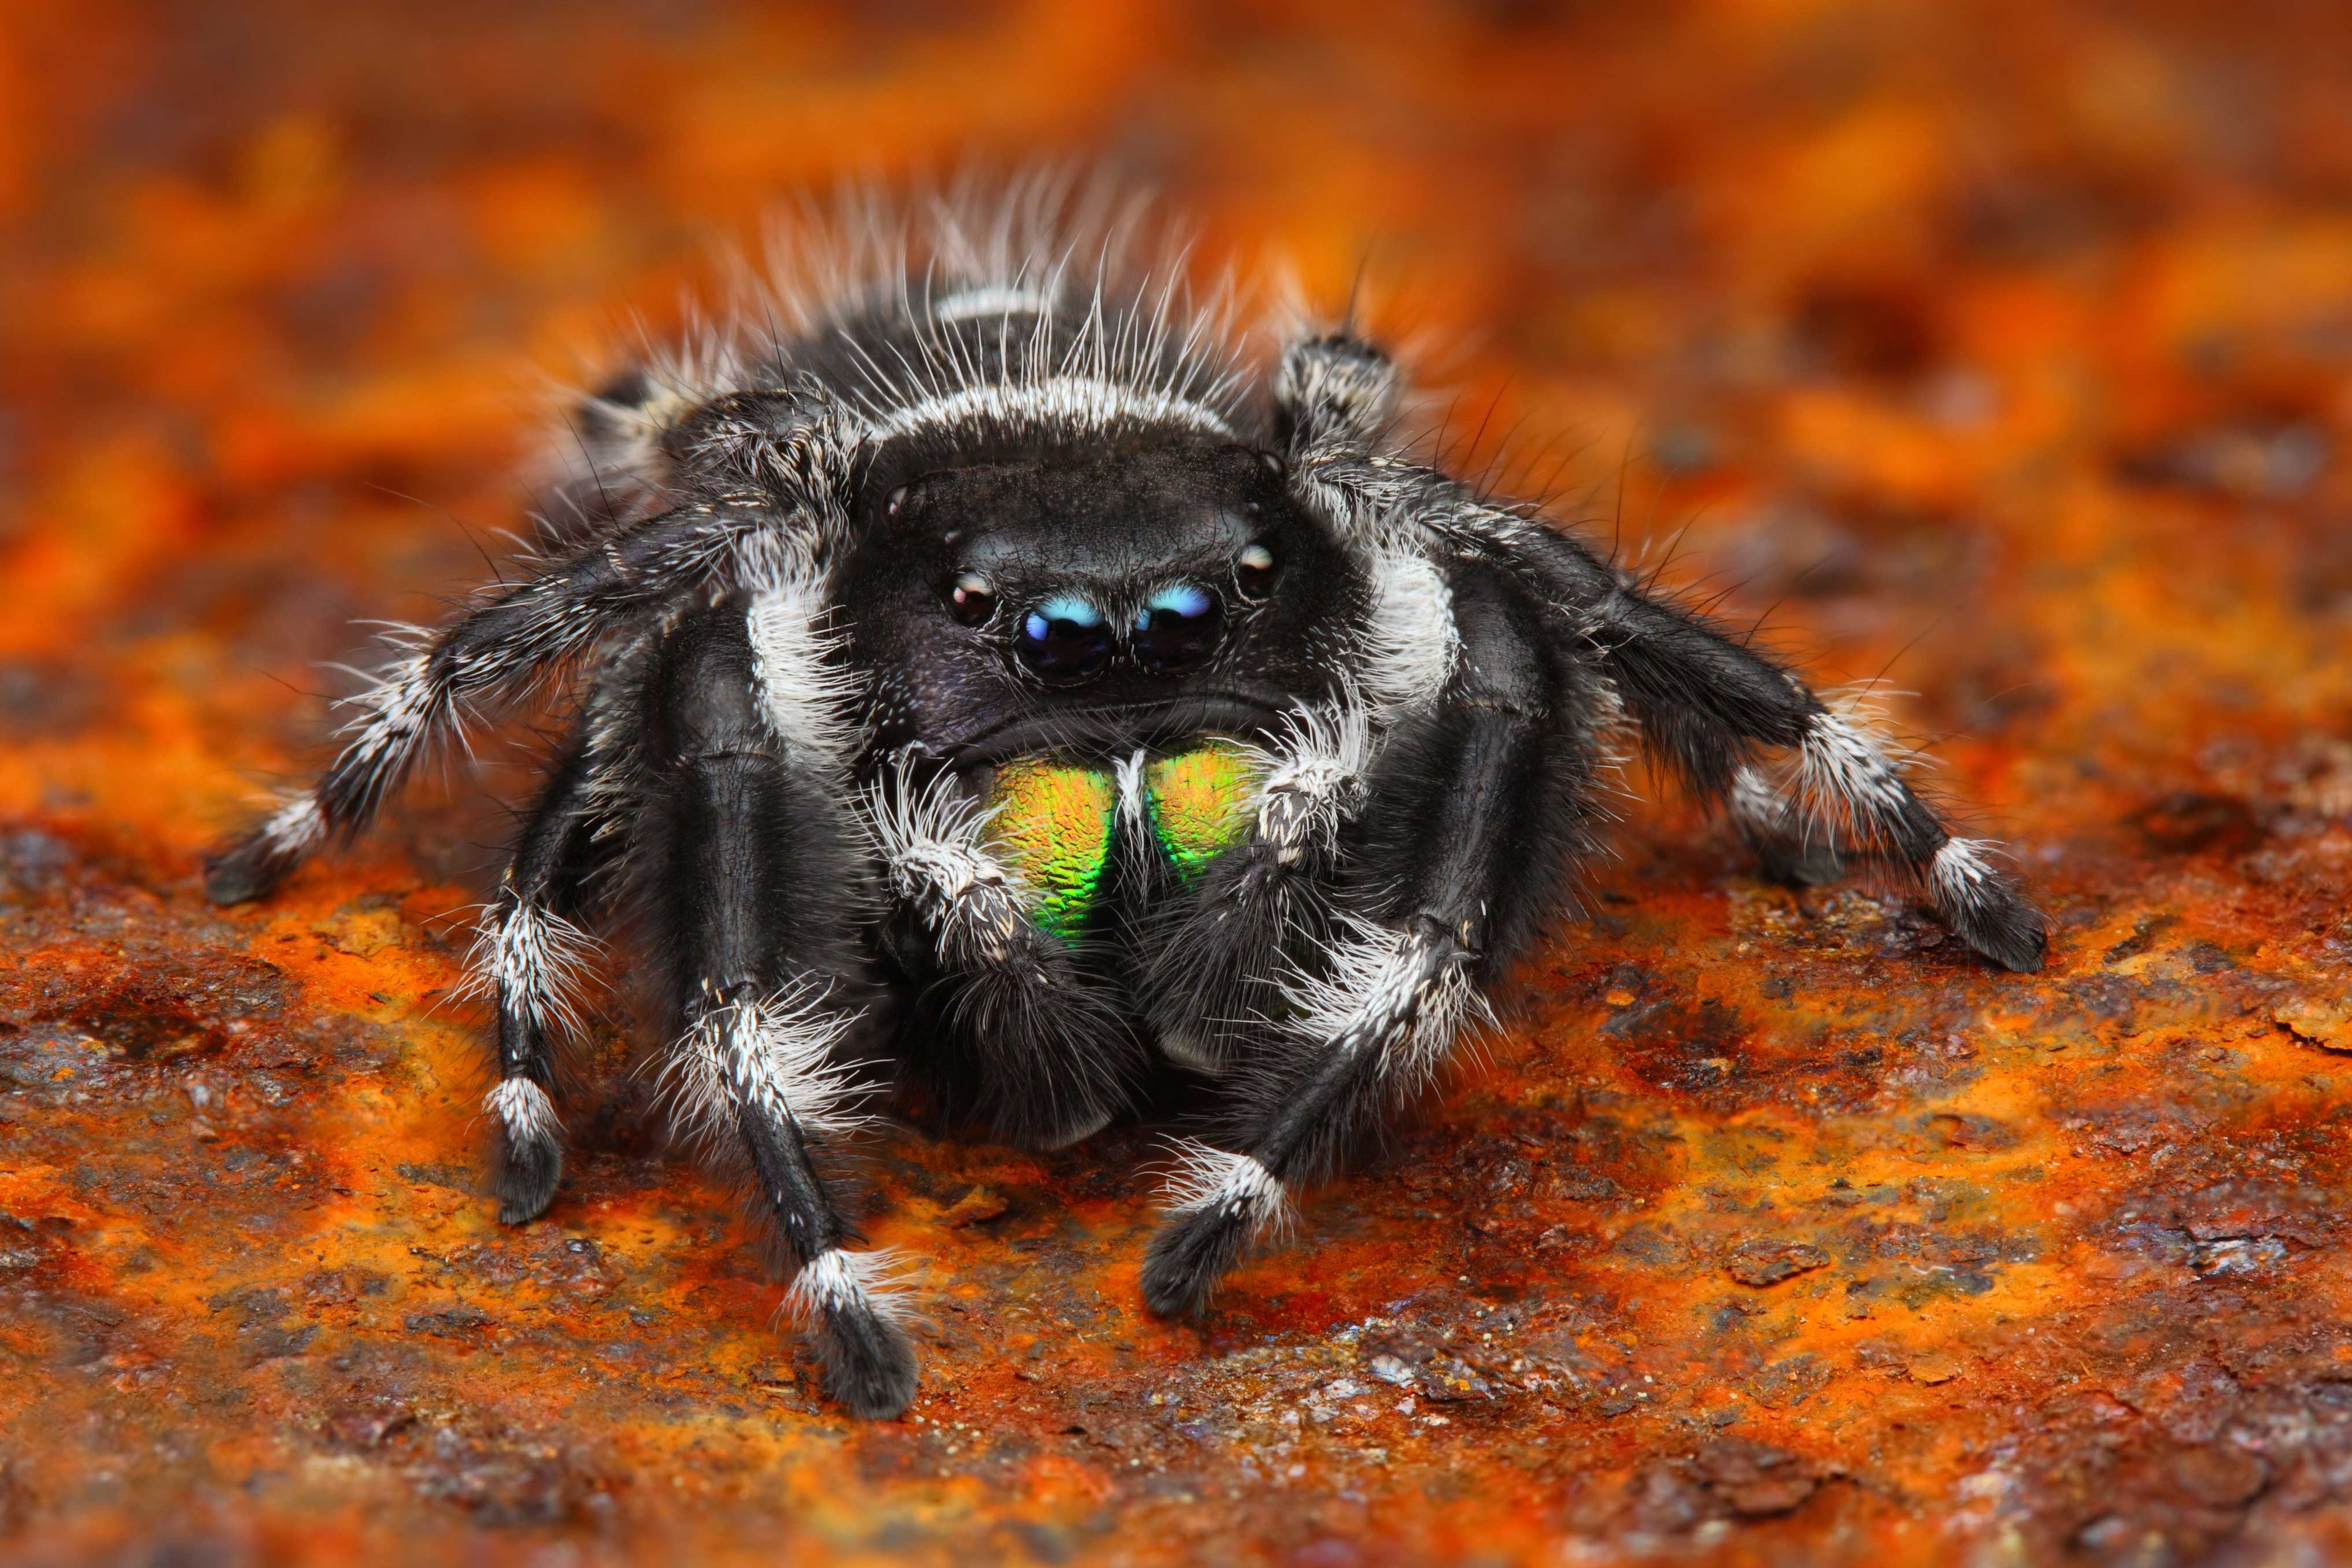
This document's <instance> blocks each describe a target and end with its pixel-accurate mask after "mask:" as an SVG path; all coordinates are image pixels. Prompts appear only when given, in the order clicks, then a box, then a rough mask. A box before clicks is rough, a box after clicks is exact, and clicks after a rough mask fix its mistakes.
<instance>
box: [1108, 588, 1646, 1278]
mask: <svg viewBox="0 0 2352 1568" xmlns="http://www.w3.org/2000/svg"><path fill="white" fill-rule="evenodd" d="M1447 577H1448V582H1449V586H1450V587H1451V589H1452V606H1453V616H1454V625H1455V626H1456V628H1457V629H1458V632H1459V635H1460V637H1461V655H1460V658H1458V659H1456V660H1455V661H1454V669H1453V674H1452V675H1451V677H1450V678H1449V680H1448V682H1447V685H1446V688H1445V689H1444V692H1443V694H1442V696H1441V698H1440V700H1438V701H1436V702H1434V703H1432V704H1429V705H1427V706H1426V707H1424V708H1423V709H1422V710H1418V711H1417V712H1415V713H1414V714H1412V715H1411V716H1409V717H1408V718H1406V719H1405V720H1404V721H1403V722H1402V723H1401V724H1400V725H1399V726H1398V728H1397V730H1396V731H1395V732H1394V733H1393V734H1392V735H1391V737H1390V738H1389V741H1388V742H1387V744H1386V745H1385V746H1384V747H1383V749H1382V750H1381V753H1380V755H1379V757H1378V758H1377V760H1376V761H1375V762H1374V763H1373V764H1372V766H1371V769H1370V773H1369V775H1368V781H1367V782H1368V784H1369V798H1368V800H1367V804H1366V805H1365V808H1364V812H1363V815H1362V818H1361V825H1360V831H1359V832H1357V833H1355V834H1353V835H1351V836H1350V837H1349V841H1348V842H1347V844H1346V845H1345V852H1346V853H1347V854H1348V855H1349V857H1350V858H1351V859H1352V861H1353V864H1352V865H1351V866H1350V867H1349V881H1350V882H1351V883H1356V884H1360V886H1362V887H1365V888H1370V889H1380V891H1379V893H1378V894H1377V897H1376V899H1375V900H1374V901H1373V902H1372V903H1371V905H1370V916H1369V918H1368V917H1366V916H1361V915H1352V916H1351V915H1341V916H1339V917H1338V918H1337V919H1336V920H1335V921H1334V922H1333V924H1334V929H1335V931H1336V933H1337V935H1336V940H1334V941H1332V942H1330V943H1329V944H1328V945H1327V946H1326V947H1325V948H1324V949H1323V951H1322V952H1320V953H1319V955H1318V956H1316V957H1314V958H1311V959H1310V960H1309V961H1308V963H1307V968H1306V969H1305V970H1304V971H1303V972H1302V973H1299V974H1298V975H1297V976H1295V977H1294V978H1293V979H1292V980H1291V981H1290V983H1289V984H1288V985H1287V987H1286V988H1287V990H1288V993H1289V996H1288V1017H1287V1019H1286V1029H1287V1032H1288V1035H1289V1037H1290V1038H1291V1040H1292V1041H1293V1042H1294V1048H1293V1049H1291V1050H1290V1051H1289V1052H1287V1053H1276V1054H1274V1055H1272V1056H1271V1057H1269V1058H1267V1059H1265V1060H1264V1061H1263V1062H1261V1063H1260V1064H1257V1065H1255V1067H1254V1068H1252V1069H1250V1070H1248V1071H1246V1072H1243V1071H1237V1072H1236V1073H1235V1074H1234V1080H1233V1081H1234V1082H1235V1084H1236V1087H1237V1088H1238V1089H1240V1090H1241V1092H1242V1094H1243V1096H1244V1108H1243V1110H1242V1113H1241V1117H1240V1124H1239V1125H1238V1126H1237V1127H1236V1129H1235V1133H1236V1135H1235V1136H1234V1138H1233V1139H1232V1140H1231V1142H1233V1144H1234V1147H1233V1148H1232V1149H1230V1150H1211V1149H1205V1148H1203V1149H1199V1150H1196V1151H1195V1152H1194V1156H1193V1157H1192V1160H1191V1162H1190V1167H1189V1169H1187V1170H1186V1171H1184V1172H1183V1173H1181V1174H1180V1178H1179V1181H1178V1183H1177V1185H1176V1189H1175V1193H1176V1197H1177V1200H1178V1201H1177V1210H1178V1212H1177V1213H1176V1215H1174V1217H1173V1218H1171V1220H1170V1221H1169V1223H1168V1224H1167V1225H1166V1226H1164V1227H1163V1228H1162V1229H1161V1230H1160V1234H1159V1235H1158V1236H1157V1237H1154V1238H1153V1241H1152V1244H1151V1248H1150V1256H1149V1258H1147V1260H1146V1262H1145V1265H1144V1271H1143V1289H1144V1299H1145V1300H1146V1302H1147V1303H1148V1304H1149V1305H1150V1307H1151V1308H1152V1310H1155V1311H1158V1312H1161V1313H1167V1314H1172V1313H1180V1312H1183V1311H1187V1310H1192V1309H1193V1308H1195V1307H1197V1306H1198V1305H1199V1304H1200V1303H1201V1302H1202V1300H1205V1299H1206V1297H1207V1296H1208V1294H1209V1292H1210V1291H1211V1290H1212V1289H1213V1288H1214V1286H1215V1284H1216V1281H1217V1279H1218V1278H1219V1277H1220V1276H1221V1275H1223V1272H1224V1270H1225V1269H1226V1268H1228V1267H1229V1266H1230V1265H1231V1264H1232V1262H1233V1260H1234V1258H1235V1257H1236V1256H1237V1255H1238V1253H1239V1251H1240V1249H1241V1247H1242V1246H1243V1244H1244V1242H1246V1241H1247V1240H1248V1239H1249V1238H1250V1237H1252V1236H1253V1235H1256V1234H1262V1233H1264V1232H1265V1231H1266V1230H1267V1229H1268V1228H1270V1227H1272V1226H1276V1225H1277V1224H1279V1222H1280V1220H1281V1217H1282V1215H1284V1213H1285V1211H1286V1207H1287V1204H1288V1194H1289V1192H1290V1190H1291V1188H1292V1187H1293V1186H1294V1185H1296V1184H1297V1183H1299V1182H1301V1181H1305V1180H1307V1179H1311V1178H1312V1177H1314V1176H1315V1175H1317V1174H1318V1173H1320V1172H1321V1171H1323V1170H1325V1169H1327V1168H1328V1166H1329V1165H1330V1164H1331V1163H1333V1162H1334V1161H1335V1160H1336V1159H1338V1158H1339V1156H1340V1155H1341V1154H1342V1153H1344V1152H1346V1150H1347V1149H1348V1148H1349V1146H1350V1145H1351V1144H1352V1143H1353V1142H1356V1141H1357V1140H1358V1139H1360V1137H1361V1136H1362V1135H1363V1134H1364V1133H1366V1132H1368V1131H1371V1130H1373V1129H1374V1128H1375V1127H1376V1126H1377V1124H1378V1122H1379V1121H1380V1118H1381V1114H1382V1112H1383V1111H1384V1110H1386V1109H1387V1108H1388V1107H1389V1106H1390V1105H1391V1104H1392V1103H1394V1101H1395V1100H1397V1099H1398V1098H1400V1097H1401V1096H1402V1095H1404V1094H1407V1093H1409V1092H1411V1091H1412V1089H1415V1088H1417V1087H1418V1086H1419V1085H1421V1084H1422V1083H1423V1082H1424V1081H1426V1079H1428V1078H1429V1076H1430V1075H1431V1074H1432V1073H1433V1072H1434V1071H1436V1070H1437V1068H1439V1067H1440V1066H1441V1065H1442V1064H1443V1063H1444V1061H1445V1060H1446V1058H1448V1057H1449V1055H1450V1054H1451V1052H1452V1050H1453V1048H1454V1042H1455V1039H1456V1037H1457V1036H1458V1034H1459V1032H1460V1030H1461V1029H1462V1027H1463V1026H1464V1025H1465V1023H1466V1022H1467V1021H1468V1020H1469V1019H1470V1018H1471V1017H1472V1016H1474V1015H1475V1013H1477V1012H1478V1011H1479V1009H1480V1008H1481V1006H1482V1004H1481V1002H1480V1000H1479V997H1480V993H1481V990H1482V988H1483V987H1485V986H1486V985H1487V984H1491V983H1492V982H1493V981H1494V980H1495V979H1496V977H1498V976H1499V975H1500V974H1501V973H1502V972H1503V969H1504V967H1505V966H1506V965H1507V963H1509V962H1510V961H1511V960H1512V959H1513V958H1514V957H1516V956H1517V952H1519V951H1520V950H1521V949H1522V948H1523V947H1524V945H1525V944H1526V943H1527V942H1528V939H1529V938H1530V937H1531V936H1532V935H1533V934H1534V932H1535V931H1537V930H1538V929H1539V928H1540V927H1541V926H1542V924H1543V923H1544V922H1545V921H1547V920H1548V919H1549V917H1550V916H1551V915H1552V914H1553V913H1554V912H1555V911H1556V910H1558V909H1559V906H1560V905H1561V904H1562V903H1563V902H1564V901H1565V900H1566V898H1567V894H1568V889H1569V884H1570V876H1571V874H1572V872H1573V870H1574V868H1575V866H1576V864H1577V862H1578V860H1579V859H1580V858H1581V857H1582V856H1583V855H1585V854H1586V853H1588V852H1589V851H1590V848H1591V833H1590V829H1591V826H1592V824H1593V821H1594V818H1595V816H1597V815H1598V813H1597V811H1596V808H1595V806H1594V804H1593V782H1594V775H1595V772H1596V769H1597V767H1598V766H1599V765H1600V763H1601V751H1600V748H1599V747H1598V746H1597V745H1596V744H1595V743H1594V737H1593V734H1592V731H1591V726H1590V722H1589V719H1590V715H1591V711H1592V710H1593V705H1594V700H1595V693H1594V690H1593V689H1592V687H1591V680H1590V675H1589V672H1588V670H1587V668H1586V667H1585V665H1584V662H1583V661H1582V659H1580V658H1579V656H1578V653H1577V651H1576V650H1575V648H1574V647H1572V646H1570V642H1569V640H1568V639H1566V638H1565V637H1561V636H1560V635H1559V632H1558V629H1557V627H1556V625H1554V624H1553V621H1552V617H1551V615H1550V612H1549V609H1548V608H1547V607H1546V606H1544V605H1542V604H1540V603H1539V602H1538V601H1537V600H1536V598H1535V597H1534V596H1533V595H1529V594H1528V593H1527V592H1526V591H1525V590H1524V588H1523V587H1522V586H1521V585H1520V584H1517V583H1516V582H1515V581H1514V580H1513V579H1512V578H1511V577H1510V576H1509V574H1507V573H1506V572H1505V571H1503V570H1501V569H1500V568H1499V567H1497V566H1495V565H1492V564H1488V563H1471V562H1455V563H1452V564H1451V565H1450V566H1449V569H1448V572H1447Z"/></svg>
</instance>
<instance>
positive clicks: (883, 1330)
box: [809, 1305, 915, 1421]
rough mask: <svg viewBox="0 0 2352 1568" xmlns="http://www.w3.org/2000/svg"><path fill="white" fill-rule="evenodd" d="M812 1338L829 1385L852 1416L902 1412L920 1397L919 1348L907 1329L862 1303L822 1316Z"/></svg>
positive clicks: (818, 1316)
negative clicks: (917, 1377) (917, 1388)
mask: <svg viewBox="0 0 2352 1568" xmlns="http://www.w3.org/2000/svg"><path fill="white" fill-rule="evenodd" d="M809 1340H810V1342H812V1343H813V1344H814V1345H815V1347H816V1352H817V1354H818V1355H819V1356H820V1357H822V1358H823V1360H824V1385H825V1387H826V1388H827V1389H828V1390H830V1391H831V1392H832V1394H833V1396H834V1397H835V1399H837V1400H839V1401H840V1402H841V1404H842V1407H843V1408H844V1409H845V1410H847V1411H848V1412H849V1413H850V1414H851V1415H856V1416H858V1417H860V1418H862V1419H865V1420H869V1421H875V1420H883V1419H887V1417H889V1416H893V1415H899V1414H901V1413H902V1412H903V1411H905V1409H906V1408H907V1406H908V1405H909V1404H911V1403H912V1402H913V1400H914V1397H915V1349H914V1346H913V1345H911V1344H909V1343H908V1340H907V1335H906V1331H904V1330H902V1329H900V1328H899V1327H898V1324H896V1323H894V1322H892V1321H890V1320H889V1319H887V1318H886V1317H884V1316H882V1315H881V1314H880V1313H879V1312H876V1311H873V1310H870V1309H867V1308H865V1307H859V1306H849V1305H845V1306H840V1307H833V1308H829V1309H827V1310H824V1311H823V1312H820V1313H818V1314H816V1316H815V1319H814V1321H813V1322H812V1323H811V1324H810V1326H809Z"/></svg>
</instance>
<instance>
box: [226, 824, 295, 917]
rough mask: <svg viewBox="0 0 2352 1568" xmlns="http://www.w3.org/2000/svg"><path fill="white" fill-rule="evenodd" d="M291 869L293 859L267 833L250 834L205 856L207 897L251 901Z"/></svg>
mask: <svg viewBox="0 0 2352 1568" xmlns="http://www.w3.org/2000/svg"><path fill="white" fill-rule="evenodd" d="M292 868H293V866H292V861H291V858H289V857H288V856H286V855H285V854H284V853H283V852H282V851H281V850H279V849H278V847H277V846H276V845H275V844H273V843H272V842H271V841H270V839H269V837H268V835H266V834H263V833H248V834H247V835H246V836H245V837H242V838H238V839H234V840H231V841H230V842H229V843H227V844H225V845H223V846H222V847H220V848H218V849H215V850H214V851H213V852H212V853H211V854H209V855H207V856H205V897H206V898H208V899H210V900H212V901H213V902H214V903H216V904H224V905H226V904H248V903H251V902H252V901H253V900H256V899H258V898H262V897H264V896H265V895H267V894H268V892H269V891H270V889H273V888H275V887H277V886H278V883H279V882H280V881H282V880H284V879H285V876H286V873H287V872H288V871H289V870H291V869H292Z"/></svg>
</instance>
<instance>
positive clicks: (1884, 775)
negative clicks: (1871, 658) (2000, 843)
mask: <svg viewBox="0 0 2352 1568" xmlns="http://www.w3.org/2000/svg"><path fill="white" fill-rule="evenodd" d="M1906 761H1907V759H1906ZM1904 766H1905V763H1904V762H1898V761H1897V760H1896V758H1895V756H1894V755H1892V754H1891V752H1890V748H1888V747H1887V746H1886V744H1885V742H1884V741H1883V740H1882V739H1881V737H1880V736H1879V734H1878V733H1877V731H1876V729H1875V726H1874V725H1871V724H1869V723H1868V722H1867V721H1864V719H1863V718H1862V717H1861V716H1860V715H1859V714H1849V713H1838V712H1834V711H1832V710H1829V709H1826V708H1825V709H1822V710H1819V711H1818V712H1816V713H1814V714H1813V716H1812V718H1811V721H1810V722H1809V723H1808V724H1807V725H1806V727H1805V733H1804V740H1803V742H1802V744H1801V746H1800V747H1799V749H1798V754H1797V802H1796V805H1797V810H1798V812H1799V813H1800V815H1801V824H1800V826H1801V831H1802V832H1804V833H1805V834H1806V835H1807V836H1808V837H1809V840H1810V839H1811V838H1812V837H1818V838H1819V839H1820V841H1822V842H1823V843H1826V844H1828V845H1829V846H1830V847H1832V848H1833V849H1841V850H1843V849H1852V850H1857V851H1860V852H1863V853H1865V854H1874V855H1879V856H1883V857H1885V858H1889V859H1893V860H1895V861H1897V862H1899V863H1902V864H1906V865H1909V866H1911V867H1914V868H1916V867H1919V866H1921V865H1924V864H1925V862H1926V861H1927V858H1928V857H1929V856H1931V855H1933V854H1934V853H1935V852H1936V850H1937V847H1938V846H1940V845H1941V844H1942V843H1943V841H1944V838H1945V833H1944V828H1943V825H1942V824H1941V823H1939V822H1937V820H1936V814H1935V813H1934V812H1932V811H1930V810H1928V809H1927V805H1926V804H1925V803H1924V802H1922V801H1921V800H1920V799H1919V797H1918V796H1917V795H1914V794H1913V793H1912V791H1911V786H1910V785H1909V784H1906V782H1905V781H1904V777H1903V772H1904Z"/></svg>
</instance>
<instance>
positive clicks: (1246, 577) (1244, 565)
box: [1234, 544, 1275, 603]
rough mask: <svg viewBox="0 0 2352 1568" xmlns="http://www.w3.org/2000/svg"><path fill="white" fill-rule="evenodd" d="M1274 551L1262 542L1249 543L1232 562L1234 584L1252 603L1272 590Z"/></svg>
mask: <svg viewBox="0 0 2352 1568" xmlns="http://www.w3.org/2000/svg"><path fill="white" fill-rule="evenodd" d="M1274 574H1275V560H1274V552H1273V551H1271V550H1268V549H1267V548H1266V547H1265V545H1263V544H1253V545H1251V546H1250V547H1249V548H1248V549H1246V550H1244V551H1243V552H1241V554H1240V555H1239V556H1238V557H1236V558H1235V560H1234V586H1235V587H1237V588H1239V589H1240V590H1241V591H1242V597H1243V598H1244V599H1248V600H1250V601H1251V602H1253V603H1255V602H1256V601H1257V600H1260V599H1263V598H1265V596H1266V595H1268V594H1270V593H1272V592H1273V591H1274Z"/></svg>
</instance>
